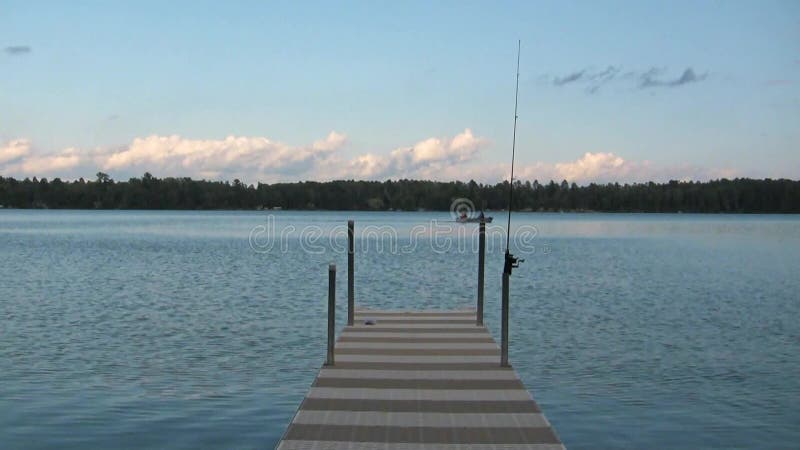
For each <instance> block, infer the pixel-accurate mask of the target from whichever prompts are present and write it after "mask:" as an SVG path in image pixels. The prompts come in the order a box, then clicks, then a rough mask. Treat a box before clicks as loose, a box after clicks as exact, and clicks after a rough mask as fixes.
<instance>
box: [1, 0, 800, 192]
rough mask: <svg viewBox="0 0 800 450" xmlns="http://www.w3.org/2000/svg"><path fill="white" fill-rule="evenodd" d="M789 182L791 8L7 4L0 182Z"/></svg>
mask: <svg viewBox="0 0 800 450" xmlns="http://www.w3.org/2000/svg"><path fill="white" fill-rule="evenodd" d="M518 40H520V41H521V54H520V75H519V105H518V110H519V112H518V115H519V119H518V124H517V134H516V136H517V139H516V151H517V155H516V162H517V165H516V167H515V175H516V176H518V177H519V178H523V179H528V180H533V179H538V180H540V181H543V180H547V181H549V180H550V179H554V180H556V181H559V180H562V179H566V180H568V181H571V182H577V183H579V184H586V183H590V182H620V183H622V182H642V181H650V180H653V181H666V180H670V179H678V180H708V179H716V178H721V177H727V178H733V177H755V178H763V177H771V178H779V177H784V178H792V179H798V178H800V2H798V1H796V0H786V1H750V0H748V1H736V0H726V1H669V2H666V1H662V2H654V1H581V2H574V1H552V2H537V1H522V2H502V1H499V2H495V1H492V2H489V1H483V2H470V1H455V2H448V1H425V2H412V1H402V2H313V1H305V2H267V1H253V2H247V1H234V2H221V1H217V0H215V1H191V2H189V1H171V2H149V1H141V0H137V1H131V2H100V1H97V2H92V1H74V2H63V1H53V2H45V1H35V0H27V1H12V0H0V49H1V50H2V52H0V176H14V177H20V178H21V177H33V176H37V177H39V178H41V177H49V178H51V179H52V178H54V177H61V178H62V179H75V178H77V177H85V178H94V177H95V173H96V172H98V171H103V172H105V173H108V174H109V175H111V177H112V178H114V179H118V180H126V179H128V178H130V177H134V176H141V175H142V174H143V173H144V172H146V171H147V172H150V173H152V174H153V175H155V176H159V177H163V176H190V177H194V178H206V179H219V180H233V179H235V178H238V179H241V180H243V181H245V182H248V183H256V182H267V183H271V182H277V181H298V180H330V179H351V178H353V179H376V180H384V179H398V178H424V179H437V180H463V181H466V180H469V179H475V180H476V181H481V182H492V183H493V182H497V181H501V180H502V179H504V178H506V177H507V176H508V174H509V163H510V156H511V147H512V130H513V123H514V88H515V77H516V62H517V61H516V60H517V42H518Z"/></svg>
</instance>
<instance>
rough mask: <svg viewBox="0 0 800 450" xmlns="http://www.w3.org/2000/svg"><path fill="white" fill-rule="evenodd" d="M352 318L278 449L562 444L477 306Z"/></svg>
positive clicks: (511, 448) (545, 447)
mask: <svg viewBox="0 0 800 450" xmlns="http://www.w3.org/2000/svg"><path fill="white" fill-rule="evenodd" d="M367 321H371V322H374V324H371V325H367V324H366V322H367ZM353 323H354V325H353V326H348V327H346V328H345V329H344V331H343V332H342V334H341V336H340V337H339V339H338V340H337V341H336V345H335V361H334V364H333V365H325V366H323V367H322V369H321V370H320V372H319V375H318V376H317V378H316V379H315V380H314V384H313V385H312V387H311V389H310V390H309V392H308V394H307V395H306V397H305V399H304V400H303V402H302V404H301V405H300V408H299V409H298V411H297V414H296V415H295V417H294V419H293V420H292V422H291V424H290V425H289V428H288V429H287V430H286V433H285V434H284V436H283V439H282V440H281V442H280V443H279V444H278V447H277V448H278V449H279V450H300V449H303V450H306V449H315V450H323V449H324V450H344V449H348V450H356V449H358V450H368V449H369V450H371V449H384V450H410V449H445V450H478V449H498V450H499V449H503V450H517V449H537V450H556V449H563V448H564V446H563V445H562V444H561V441H560V440H559V439H558V436H557V435H556V433H555V431H554V430H553V428H552V426H551V425H550V423H549V422H548V421H547V419H546V418H545V416H544V414H542V412H541V410H540V409H539V406H538V405H537V404H536V402H535V401H534V400H533V398H532V397H531V395H530V393H529V392H528V391H527V390H526V389H525V386H524V385H523V384H522V382H521V381H520V379H519V377H518V376H517V374H516V373H515V372H514V370H513V369H512V368H510V367H501V365H500V348H499V347H498V346H497V344H496V343H495V341H494V339H493V338H492V336H491V335H490V334H489V332H488V331H487V329H486V327H485V326H482V325H476V311H475V310H459V311H370V310H356V311H355V317H354V321H353Z"/></svg>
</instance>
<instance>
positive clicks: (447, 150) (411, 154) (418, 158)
mask: <svg viewBox="0 0 800 450" xmlns="http://www.w3.org/2000/svg"><path fill="white" fill-rule="evenodd" d="M486 144H488V141H487V140H486V139H485V138H481V137H476V136H475V135H474V134H473V133H472V130H470V129H469V128H467V129H465V130H464V131H463V132H462V133H460V134H457V135H455V136H454V137H452V138H450V139H446V138H445V139H442V138H428V139H425V140H422V141H420V142H417V143H416V144H414V145H413V146H411V147H400V148H396V149H394V150H392V151H391V152H390V153H389V154H388V155H376V154H372V153H368V154H366V155H361V156H358V157H356V158H355V159H353V160H352V161H350V162H349V164H347V165H346V166H345V167H344V173H345V174H349V175H345V176H349V177H355V178H368V179H379V178H438V177H437V176H436V175H437V174H439V173H441V172H443V171H448V169H450V168H452V167H455V166H459V165H463V164H465V163H468V162H470V161H473V160H474V159H475V157H476V156H477V153H478V150H479V149H481V148H482V147H484V146H486Z"/></svg>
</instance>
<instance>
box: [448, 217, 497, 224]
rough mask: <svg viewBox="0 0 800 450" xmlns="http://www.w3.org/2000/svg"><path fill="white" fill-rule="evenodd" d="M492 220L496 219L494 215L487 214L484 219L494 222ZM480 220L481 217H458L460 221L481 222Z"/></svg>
mask: <svg viewBox="0 0 800 450" xmlns="http://www.w3.org/2000/svg"><path fill="white" fill-rule="evenodd" d="M492 220H494V217H492V216H487V217H484V218H483V221H484V222H486V223H492ZM480 221H481V218H480V217H459V218H457V219H456V222H460V223H480Z"/></svg>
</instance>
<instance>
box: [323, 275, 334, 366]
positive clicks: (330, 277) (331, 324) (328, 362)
mask: <svg viewBox="0 0 800 450" xmlns="http://www.w3.org/2000/svg"><path fill="white" fill-rule="evenodd" d="M335 329H336V264H331V265H329V266H328V356H327V357H326V358H325V365H326V366H332V365H333V363H334V361H333V346H334V332H335Z"/></svg>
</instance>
